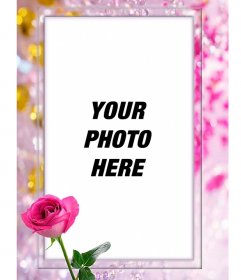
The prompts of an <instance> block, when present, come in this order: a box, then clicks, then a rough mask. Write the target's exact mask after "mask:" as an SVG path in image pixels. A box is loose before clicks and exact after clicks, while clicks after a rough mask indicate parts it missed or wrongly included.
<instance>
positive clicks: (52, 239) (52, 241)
mask: <svg viewBox="0 0 241 280" xmlns="http://www.w3.org/2000/svg"><path fill="white" fill-rule="evenodd" d="M55 241H56V239H55V238H53V237H51V244H50V245H49V247H48V248H46V250H48V249H49V248H50V247H52V245H53V244H54V242H55Z"/></svg>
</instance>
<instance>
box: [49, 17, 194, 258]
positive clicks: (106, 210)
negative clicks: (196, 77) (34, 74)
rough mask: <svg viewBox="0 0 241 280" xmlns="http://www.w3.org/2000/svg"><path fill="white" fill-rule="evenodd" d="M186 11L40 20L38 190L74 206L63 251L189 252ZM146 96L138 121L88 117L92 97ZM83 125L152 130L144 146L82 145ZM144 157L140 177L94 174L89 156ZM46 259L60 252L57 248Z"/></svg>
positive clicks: (189, 46)
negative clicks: (41, 163) (41, 171)
mask: <svg viewBox="0 0 241 280" xmlns="http://www.w3.org/2000/svg"><path fill="white" fill-rule="evenodd" d="M192 28H193V27H192V19H191V18H189V17H171V18H168V17H159V18H158V17H154V18H141V17H139V18H138V17H136V18H133V17H131V18H127V17H125V18H121V17H119V18H110V17H109V18H107V17H106V18H105V17H98V18H95V17H91V18H88V17H83V18H82V17H79V18H78V17H76V18H70V17H46V18H45V170H46V173H45V193H46V194H47V193H48V194H53V195H56V196H59V197H60V198H63V197H66V196H70V195H73V196H75V197H76V198H77V200H78V201H79V204H80V213H79V216H78V218H77V220H76V223H75V224H74V226H73V227H72V228H71V229H70V230H69V232H68V233H67V234H66V235H64V236H63V238H64V240H65V243H66V247H67V248H68V250H69V254H71V252H72V249H73V248H75V249H78V250H79V251H86V250H89V249H91V248H93V247H95V246H96V245H99V244H101V243H102V242H105V241H110V242H111V244H112V247H111V249H110V250H109V251H108V252H107V253H105V254H104V255H103V256H102V257H103V258H107V259H112V258H117V259H153V258H154V259H187V258H192V252H193V208H192V205H193V127H192V126H193V98H192V94H193V41H192V40H193V39H192V36H193V33H192V31H193V30H192ZM94 101H96V102H101V101H104V102H106V103H108V102H110V101H115V102H118V104H120V102H121V101H126V102H128V101H132V102H136V101H140V102H146V104H147V106H146V109H145V116H144V118H143V119H131V118H128V119H126V120H121V119H118V118H117V117H115V118H113V119H108V120H107V119H105V118H104V116H103V112H104V111H100V114H99V117H98V119H93V104H92V102H94ZM88 130H98V131H101V130H114V131H117V130H125V131H128V130H140V131H142V130H150V131H151V132H152V138H151V142H150V144H149V145H148V147H146V148H139V147H138V146H137V145H134V146H133V148H128V147H127V145H124V146H123V147H121V148H113V147H110V148H97V143H98V142H93V143H90V146H89V148H84V143H85V140H86V136H87V132H88ZM97 158H99V159H102V158H105V159H107V160H108V159H110V158H115V159H123V158H125V159H132V160H135V159H138V158H139V159H146V162H145V164H144V169H143V175H142V176H138V177H134V176H128V177H126V176H114V177H107V176H91V171H92V168H93V164H94V160H95V159H97ZM46 257H47V258H62V254H61V251H60V250H59V248H58V246H53V247H52V248H51V249H50V250H47V251H46Z"/></svg>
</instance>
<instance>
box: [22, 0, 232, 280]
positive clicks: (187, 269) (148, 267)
mask: <svg viewBox="0 0 241 280" xmlns="http://www.w3.org/2000/svg"><path fill="white" fill-rule="evenodd" d="M164 2H166V1H164ZM164 2H163V6H162V7H159V5H155V4H154V5H153V4H146V5H144V6H142V5H138V6H135V7H118V8H116V7H114V6H109V7H108V8H107V7H106V6H105V5H93V6H86V7H82V6H79V5H74V4H71V5H67V4H66V3H64V4H63V5H57V7H55V6H53V7H51V8H46V7H43V6H37V5H36V6H37V7H36V9H35V10H36V15H35V19H34V22H35V27H32V28H33V29H34V28H36V30H35V31H34V32H35V35H34V38H35V43H33V44H31V42H29V39H28V40H23V39H22V37H21V36H22V35H21V34H19V39H18V54H19V65H20V66H18V67H19V69H18V71H19V72H18V92H21V94H20V96H21V97H22V96H23V95H24V91H25V92H30V93H31V94H29V97H28V98H26V97H25V102H26V106H25V108H22V109H21V110H19V114H18V124H19V127H18V147H19V154H18V167H19V175H18V188H19V201H20V203H19V206H18V212H19V213H21V211H22V209H23V208H24V207H26V205H28V204H29V203H30V202H31V201H32V200H33V199H34V198H37V197H39V196H41V195H42V194H44V193H45V186H44V182H45V180H44V172H45V171H44V139H45V135H44V127H45V121H46V120H45V118H44V102H45V101H44V89H45V84H44V22H45V17H49V16H58V17H61V16H81V17H85V16H86V17H106V16H107V17H116V16H117V17H118V16H119V17H122V16H124V17H133V18H135V17H151V16H153V17H182V16H184V17H185V16H188V17H192V19H193V30H194V32H193V44H194V46H193V49H194V58H193V75H194V76H193V83H194V90H193V100H194V105H193V108H194V116H193V126H194V131H193V143H194V188H193V189H194V199H193V209H194V212H193V236H194V239H193V242H194V246H193V248H194V254H193V258H192V259H191V260H186V261H185V260H182V261H177V260H143V259H138V260H134V261H133V260H124V261H123V260H111V261H110V260H107V261H105V260H104V259H103V260H102V259H101V260H99V261H97V263H96V264H95V266H94V271H96V278H97V279H101V277H102V278H103V279H109V278H110V279H115V278H117V279H118V277H129V275H130V274H131V275H132V276H131V277H142V278H139V279H143V277H145V279H148V277H152V276H155V275H158V276H159V275H162V276H163V277H164V278H163V279H166V278H165V277H169V276H165V275H172V276H171V277H173V279H181V278H180V277H181V275H182V274H183V275H187V274H188V273H190V275H200V279H202V278H201V277H202V276H201V275H202V274H203V273H205V268H204V267H203V263H204V262H205V259H204V260H203V258H205V253H203V247H204V246H206V245H203V243H204V242H205V241H203V232H206V230H208V223H207V220H206V219H207V214H206V211H207V205H208V207H210V205H212V203H213V204H214V201H213V202H210V201H209V200H210V199H209V198H207V194H206V193H208V194H209V193H211V195H212V192H216V191H217V192H219V193H218V195H219V197H221V199H222V201H223V200H224V197H225V195H226V182H227V168H226V164H227V152H226V147H227V146H226V142H225V141H226V140H225V139H226V138H227V121H225V120H227V108H226V107H225V106H227V89H226V83H225V82H221V81H223V80H225V77H226V76H225V73H226V70H227V64H226V63H225V61H226V60H225V59H226V57H225V53H226V52H227V49H225V48H224V46H222V48H223V49H221V50H220V52H219V58H218V60H219V63H220V64H221V65H222V71H220V70H219V69H215V67H213V68H214V70H212V71H213V72H212V71H211V72H212V74H207V73H206V72H207V70H205V69H206V68H207V63H208V61H211V58H209V56H208V54H207V52H206V47H207V46H206V44H207V41H206V40H207V38H208V36H207V32H208V31H207V25H208V24H207V22H206V21H207V15H206V10H205V9H207V8H205V5H204V6H202V5H196V6H195V5H194V6H192V5H185V6H182V5H181V4H180V6H179V5H177V4H176V3H175V4H173V3H172V4H170V5H164ZM19 4H21V2H20V3H19ZM225 7H226V6H225V5H224V6H223V10H222V12H223V14H222V17H221V18H222V21H223V25H225V24H226V21H225V20H226V17H225V16H226V15H227V13H226V12H227V10H226V8H225ZM20 9H21V8H20ZM25 9H26V8H25ZM203 11H205V12H203ZM22 12H23V11H22ZM25 12H26V11H25ZM20 14H21V13H20ZM18 16H19V15H18ZM30 17H31V16H30ZM21 28H22V29H21ZM25 29H26V27H25ZM30 29H31V28H30ZM19 30H22V31H21V32H23V30H24V28H23V27H22V26H21V24H19ZM24 32H25V33H26V31H24ZM222 32H223V33H222ZM222 32H221V31H220V32H217V34H218V35H219V36H220V37H222V36H223V37H222V39H219V40H220V41H221V42H222V44H223V45H224V44H225V42H226V39H227V33H226V32H225V28H223V30H222ZM19 33H20V31H19ZM23 34H24V33H23ZM220 34H223V35H220ZM208 35H209V36H211V35H210V34H208ZM23 36H26V35H23ZM27 36H28V35H27ZM213 36H214V35H213ZM215 38H216V37H215ZM209 40H211V39H210V38H209ZM222 40H223V41H222ZM26 46H28V47H26ZM212 46H215V42H212V43H210V42H209V46H208V47H209V48H210V56H211V57H212V55H213V54H212V53H211V50H212V52H214V48H211V47H212ZM216 48H217V47H216ZM26 49H27V50H28V52H29V53H30V54H31V55H30V56H28V59H27V61H25V60H24V61H23V59H21V57H24V52H25V51H26ZM217 49H218V48H217ZM216 55H217V54H216V53H215V56H216ZM215 58H216V57H215ZM208 59H209V60H208ZM29 61H30V62H29ZM23 64H24V66H23ZM28 67H29V68H30V70H28ZM26 68H27V70H26ZM203 68H204V69H203ZM23 69H24V70H23ZM205 71H206V72H205ZM26 72H27V73H26ZM220 72H221V73H222V74H221V73H220ZM213 73H214V74H213ZM30 74H31V75H30ZM210 81H211V85H212V86H213V84H215V83H220V84H221V86H220V85H219V86H220V87H222V94H223V95H222V96H221V97H217V96H216V95H218V93H217V92H216V91H215V90H216V89H213V88H212V86H211V85H210ZM225 81H226V80H225ZM25 83H26V84H27V86H26V88H24V86H25ZM29 85H30V86H29ZM213 87H214V86H213ZM29 88H30V90H29ZM212 90H213V91H214V93H213V92H212ZM25 95H26V94H25ZM212 95H213V96H212ZM26 96H27V95H26ZM211 96H212V98H211ZM215 97H216V98H217V99H215ZM219 98H220V99H219ZM26 100H27V101H26ZM220 100H222V105H221V101H220ZM215 102H217V104H218V106H219V107H220V106H222V110H220V109H219V113H217V112H216V111H215V110H214V109H213V108H212V106H214V105H213V104H215ZM31 104H34V105H33V106H32V107H31V106H29V105H31ZM22 107H24V106H22ZM29 107H30V108H31V109H30V114H29V111H27V112H28V113H27V115H29V116H30V117H29V118H30V119H29V120H26V119H27V116H26V110H27V109H26V108H28V110H29ZM211 119H212V121H213V119H216V123H217V124H218V125H220V128H219V130H218V131H219V132H218V133H217V135H218V136H217V135H216V136H215V137H216V138H217V137H218V138H219V140H217V139H216V140H215V141H219V142H220V141H221V146H220V148H219V149H218V151H219V152H220V151H222V152H221V154H222V160H221V162H222V164H221V167H220V166H219V165H220V164H219V163H218V162H219V158H217V157H215V156H213V155H212V153H211V152H209V149H208V146H209V142H208V141H209V139H211V138H212V137H213V139H215V138H214V136H213V135H214V132H213V130H214V127H213V125H212V123H211V121H210V120H211ZM24 122H27V125H26V126H25V128H24V130H23V123H24ZM31 125H33V126H34V127H31ZM30 127H31V128H30ZM220 131H221V136H220ZM26 135H29V138H31V139H32V145H33V147H31V148H29V147H27V148H26V147H25V146H24V144H22V143H23V137H25V136H26ZM220 139H221V140H220ZM210 141H211V140H210ZM212 149H213V150H215V149H214V147H213V146H212ZM219 152H218V153H219ZM216 153H217V151H216ZM210 158H211V159H210ZM203 161H204V163H203ZM217 163H218V164H217ZM210 166H212V167H210ZM217 166H218V168H217ZM208 170H212V172H214V173H212V175H210V171H208ZM24 182H27V190H26V189H25V188H24V187H23V185H24V184H26V183H24ZM220 188H222V189H221V190H219V189H220ZM203 190H204V194H203ZM204 199H208V200H204ZM207 201H208V202H207ZM207 203H208V204H207ZM223 203H224V202H223ZM226 204H227V203H224V205H225V207H226ZM203 209H204V210H203ZM225 209H226V208H225ZM217 216H218V218H217V219H218V221H219V220H220V219H221V217H222V220H221V221H222V222H220V227H222V228H221V229H220V230H222V234H223V236H222V237H223V238H224V240H227V239H226V238H227V235H226V230H227V227H226V222H225V221H226V216H227V212H225V211H224V209H222V211H221V210H220V212H219V213H218V214H217ZM203 218H204V220H205V221H204V223H203ZM217 223H218V224H219V222H216V225H217ZM18 226H19V229H18V232H19V234H18V248H19V252H23V253H20V254H19V275H25V274H26V273H30V268H29V266H27V262H26V261H25V262H23V255H22V254H24V255H25V256H26V258H27V259H28V260H29V262H30V263H32V262H34V263H35V268H34V269H33V268H31V273H32V274H33V275H44V274H45V273H46V271H47V270H49V269H51V273H52V274H53V275H55V273H58V272H54V269H56V271H62V269H64V267H65V266H64V263H63V261H62V260H48V259H46V257H45V248H46V246H45V244H44V239H43V238H41V237H37V236H31V237H30V235H29V233H28V232H26V230H25V229H24V228H23V226H22V224H21V221H19V223H18ZM223 232H224V233H223ZM27 236H29V237H28V238H29V240H28V242H31V243H30V244H31V245H30V246H28V248H27V247H26V246H25V245H23V242H24V241H23V240H26V237H27ZM23 248H25V249H24V250H23ZM29 248H31V250H29ZM205 248H206V247H205ZM222 250H223V251H222V252H223V254H222V256H223V257H224V260H225V253H224V252H225V250H226V245H225V246H223V245H222ZM204 252H205V251H204ZM29 255H31V261H30V259H29V257H27V256H29ZM26 267H27V268H28V269H26ZM225 268H226V265H225V264H224V265H223V269H224V271H226V269H225ZM179 270H180V272H179V273H177V272H178V271H179ZM60 273H62V272H60ZM61 275H63V279H65V278H64V277H65V273H64V272H63V274H61ZM123 275H125V276H123ZM133 275H134V276H133ZM144 275H145V276H144ZM222 275H223V276H222V277H225V273H223V270H222ZM53 277H54V276H53ZM61 277H62V276H61ZM190 277H192V276H190ZM196 277H199V276H196ZM61 279H62V278H61ZM122 279H123V278H122ZM136 279H137V278H136ZM195 279H197V278H195ZM217 279H221V278H217ZM222 279H227V278H222Z"/></svg>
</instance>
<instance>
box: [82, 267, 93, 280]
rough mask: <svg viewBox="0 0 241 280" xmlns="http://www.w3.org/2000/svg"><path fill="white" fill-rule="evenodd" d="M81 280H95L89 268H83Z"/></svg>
mask: <svg viewBox="0 0 241 280" xmlns="http://www.w3.org/2000/svg"><path fill="white" fill-rule="evenodd" d="M79 280H95V275H94V274H93V273H92V272H91V270H90V269H89V268H88V267H82V268H81V269H80V270H79Z"/></svg>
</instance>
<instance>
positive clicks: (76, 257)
mask: <svg viewBox="0 0 241 280" xmlns="http://www.w3.org/2000/svg"><path fill="white" fill-rule="evenodd" d="M110 246H111V245H110V242H105V243H103V244H101V245H100V246H97V247H95V248H94V249H92V250H90V251H88V252H85V253H82V254H80V253H79V252H78V251H76V250H74V252H73V258H72V262H71V265H72V267H74V268H81V267H84V266H91V265H92V264H94V263H95V261H96V259H97V258H98V257H99V255H100V254H102V253H104V252H106V251H108V250H109V249H110Z"/></svg>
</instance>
